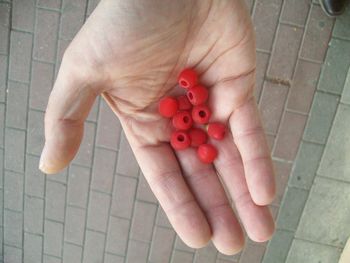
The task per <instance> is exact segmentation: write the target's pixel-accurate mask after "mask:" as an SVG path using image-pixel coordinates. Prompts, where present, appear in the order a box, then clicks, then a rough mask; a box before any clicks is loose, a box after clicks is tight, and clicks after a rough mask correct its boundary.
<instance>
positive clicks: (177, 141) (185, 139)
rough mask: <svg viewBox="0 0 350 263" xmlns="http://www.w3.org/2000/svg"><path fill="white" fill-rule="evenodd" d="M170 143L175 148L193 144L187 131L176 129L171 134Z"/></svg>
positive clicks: (181, 148) (184, 147) (178, 148)
mask: <svg viewBox="0 0 350 263" xmlns="http://www.w3.org/2000/svg"><path fill="white" fill-rule="evenodd" d="M170 144H171V146H172V147H173V148H174V149H175V150H184V149H186V148H188V147H189V146H190V145H191V140H190V137H189V136H188V134H187V133H186V132H184V131H175V132H173V134H172V135H171V139H170Z"/></svg>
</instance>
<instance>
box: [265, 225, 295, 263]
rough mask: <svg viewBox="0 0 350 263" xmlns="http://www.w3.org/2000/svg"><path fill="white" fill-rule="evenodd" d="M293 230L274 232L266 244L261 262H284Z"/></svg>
mask: <svg viewBox="0 0 350 263" xmlns="http://www.w3.org/2000/svg"><path fill="white" fill-rule="evenodd" d="M293 236H294V233H293V232H288V231H284V230H279V229H277V231H276V232H275V234H274V236H273V237H272V239H271V241H270V243H269V245H268V246H267V249H266V252H265V255H264V258H263V261H262V262H261V263H281V262H285V260H286V258H287V255H288V251H289V248H290V246H291V244H292V241H293Z"/></svg>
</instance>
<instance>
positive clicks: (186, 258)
mask: <svg viewBox="0 0 350 263" xmlns="http://www.w3.org/2000/svg"><path fill="white" fill-rule="evenodd" d="M193 256H194V255H193V253H189V252H184V251H179V250H175V251H174V254H173V260H172V261H171V263H192V261H193Z"/></svg>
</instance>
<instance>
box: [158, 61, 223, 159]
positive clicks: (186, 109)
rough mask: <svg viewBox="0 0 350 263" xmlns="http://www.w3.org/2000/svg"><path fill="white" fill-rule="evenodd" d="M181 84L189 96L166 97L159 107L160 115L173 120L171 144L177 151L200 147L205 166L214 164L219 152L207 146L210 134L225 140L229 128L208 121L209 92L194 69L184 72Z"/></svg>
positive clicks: (211, 146)
mask: <svg viewBox="0 0 350 263" xmlns="http://www.w3.org/2000/svg"><path fill="white" fill-rule="evenodd" d="M178 83H179V86H180V87H182V88H184V89H185V90H186V95H181V96H179V97H177V98H175V97H164V98H162V99H161V100H160V101H159V107H158V110H159V113H160V115H162V116H163V117H166V118H172V124H173V127H174V128H175V130H174V132H173V133H172V135H171V139H170V144H171V146H172V147H173V148H174V149H175V150H184V149H186V148H188V147H198V148H197V155H198V157H199V159H200V160H201V161H202V162H204V163H212V162H213V161H214V160H215V158H216V157H217V155H218V152H217V150H216V148H215V147H214V146H213V145H211V144H209V143H208V135H209V137H210V138H212V139H215V140H222V139H223V138H224V136H225V132H226V127H225V125H224V124H222V123H219V122H212V123H210V122H209V121H210V116H211V111H210V108H209V107H208V105H207V104H206V102H207V100H208V97H209V92H208V90H207V89H206V88H205V87H204V86H203V85H200V84H199V83H198V76H197V73H196V72H195V71H194V70H193V69H190V68H187V69H184V70H183V71H182V72H181V73H180V75H179V77H178ZM203 125H206V128H207V129H206V130H205V129H203V128H202V126H203Z"/></svg>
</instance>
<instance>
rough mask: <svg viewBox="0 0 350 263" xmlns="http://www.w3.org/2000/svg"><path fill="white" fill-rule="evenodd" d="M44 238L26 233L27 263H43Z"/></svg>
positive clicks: (25, 253) (25, 250)
mask: <svg viewBox="0 0 350 263" xmlns="http://www.w3.org/2000/svg"><path fill="white" fill-rule="evenodd" d="M42 242H43V240H42V237H41V236H38V235H32V234H29V233H24V248H23V250H24V251H23V252H24V256H23V257H24V259H25V262H26V263H27V262H28V263H38V262H41V257H42V252H43V251H42Z"/></svg>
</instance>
